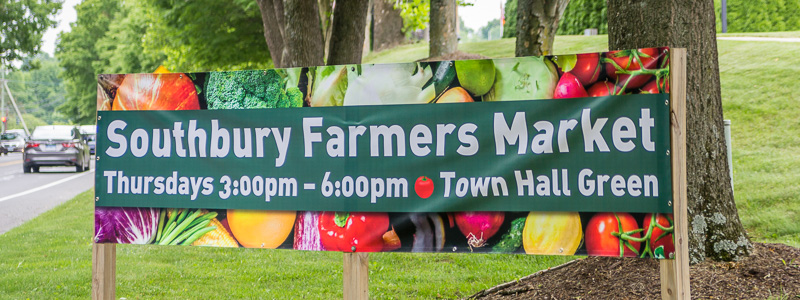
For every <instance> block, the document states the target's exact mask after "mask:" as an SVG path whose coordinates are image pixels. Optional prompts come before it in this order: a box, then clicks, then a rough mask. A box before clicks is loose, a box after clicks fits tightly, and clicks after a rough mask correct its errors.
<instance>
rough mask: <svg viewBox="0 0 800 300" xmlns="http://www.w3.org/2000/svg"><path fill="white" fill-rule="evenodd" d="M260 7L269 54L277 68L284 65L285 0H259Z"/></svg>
mask: <svg viewBox="0 0 800 300" xmlns="http://www.w3.org/2000/svg"><path fill="white" fill-rule="evenodd" d="M257 3H258V9H259V10H261V21H262V23H264V39H265V40H266V41H267V48H269V55H270V56H271V57H272V63H273V64H274V65H275V67H276V68H282V67H283V52H284V51H285V47H284V46H285V45H284V42H283V30H284V28H283V27H284V26H283V24H284V22H283V1H281V0H258V2H257Z"/></svg>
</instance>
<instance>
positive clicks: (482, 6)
mask: <svg viewBox="0 0 800 300" xmlns="http://www.w3.org/2000/svg"><path fill="white" fill-rule="evenodd" d="M80 2H81V0H66V1H64V4H63V5H62V8H61V12H60V13H59V14H58V16H56V21H57V22H58V25H57V26H56V27H55V28H50V29H48V30H47V31H46V32H45V33H44V36H43V37H42V51H44V52H47V53H48V54H50V56H53V53H54V52H55V49H56V39H58V34H59V33H60V32H65V31H69V29H70V28H69V24H70V23H72V22H75V21H76V20H77V19H78V16H77V14H76V13H75V5H77V4H78V3H80ZM468 2H470V3H473V6H462V7H459V8H458V16H459V17H461V19H463V20H464V25H466V26H467V27H469V28H472V29H473V30H475V31H477V30H478V28H481V27H483V26H484V25H486V24H487V23H489V21H491V20H494V19H500V14H501V12H500V5H501V4H502V5H505V0H468Z"/></svg>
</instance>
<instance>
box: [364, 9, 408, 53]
mask: <svg viewBox="0 0 800 300" xmlns="http://www.w3.org/2000/svg"><path fill="white" fill-rule="evenodd" d="M372 15H373V18H374V21H373V24H374V26H373V28H372V51H381V50H384V49H389V48H392V47H395V46H397V45H400V44H403V43H405V40H406V36H405V34H403V17H401V16H400V10H397V9H394V1H392V0H374V2H373V6H372Z"/></svg>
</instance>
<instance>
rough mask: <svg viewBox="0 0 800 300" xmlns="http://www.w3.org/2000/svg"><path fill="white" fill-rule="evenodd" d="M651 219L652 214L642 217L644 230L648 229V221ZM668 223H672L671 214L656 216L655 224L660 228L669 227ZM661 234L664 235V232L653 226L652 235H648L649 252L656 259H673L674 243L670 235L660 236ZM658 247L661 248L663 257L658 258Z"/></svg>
mask: <svg viewBox="0 0 800 300" xmlns="http://www.w3.org/2000/svg"><path fill="white" fill-rule="evenodd" d="M652 219H653V214H647V215H645V216H644V228H645V230H646V229H648V228H650V220H652ZM670 221H672V214H669V215H665V214H656V223H657V224H659V225H661V226H662V227H667V228H669V227H671V226H672V224H670ZM662 234H664V230H662V229H661V228H658V226H653V233H651V234H650V250H651V251H653V255H654V256H655V257H656V258H675V242H674V241H673V237H672V233H668V234H666V235H664V236H661V235H662ZM659 237H660V238H659ZM658 247H663V254H662V255H663V257H659V254H658V253H657V251H656V249H657V248H658Z"/></svg>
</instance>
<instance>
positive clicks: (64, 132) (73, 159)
mask: <svg viewBox="0 0 800 300" xmlns="http://www.w3.org/2000/svg"><path fill="white" fill-rule="evenodd" d="M22 162H23V163H22V170H23V171H24V172H25V173H30V172H31V171H33V172H39V167H42V166H75V171H76V172H83V171H86V170H89V167H90V166H91V156H90V155H89V145H87V144H86V141H85V140H84V139H83V137H82V136H81V133H80V131H79V130H78V128H76V127H74V126H69V125H47V126H39V127H36V129H35V130H34V131H33V134H31V136H30V139H29V140H28V141H27V142H26V143H25V150H24V151H23V152H22Z"/></svg>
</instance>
